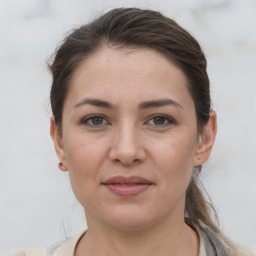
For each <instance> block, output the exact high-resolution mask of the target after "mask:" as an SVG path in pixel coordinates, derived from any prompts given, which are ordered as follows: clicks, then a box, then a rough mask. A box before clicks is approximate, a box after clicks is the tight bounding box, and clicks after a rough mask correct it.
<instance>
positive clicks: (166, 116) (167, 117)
mask: <svg viewBox="0 0 256 256" xmlns="http://www.w3.org/2000/svg"><path fill="white" fill-rule="evenodd" d="M157 117H162V118H165V120H167V121H168V124H163V125H154V126H156V127H164V126H167V125H173V124H177V122H176V121H175V120H174V119H173V118H172V117H170V116H168V115H165V114H154V115H152V116H150V117H149V118H148V119H147V121H146V123H149V121H150V120H152V119H154V118H157Z"/></svg>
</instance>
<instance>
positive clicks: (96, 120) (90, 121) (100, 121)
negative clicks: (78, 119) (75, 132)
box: [82, 115, 109, 127]
mask: <svg viewBox="0 0 256 256" xmlns="http://www.w3.org/2000/svg"><path fill="white" fill-rule="evenodd" d="M82 124H85V125H88V126H98V127H99V126H104V125H107V124H109V123H108V122H107V120H106V119H105V118H104V117H103V116H100V115H91V116H88V117H86V118H85V119H83V120H82Z"/></svg>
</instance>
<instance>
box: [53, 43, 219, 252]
mask: <svg viewBox="0 0 256 256" xmlns="http://www.w3.org/2000/svg"><path fill="white" fill-rule="evenodd" d="M186 85H187V80H186V77H185V75H184V73H183V72H182V70H181V69H180V68H179V67H177V66H176V65H175V64H174V63H172V62H171V61H170V60H168V59H167V58H166V57H164V56H163V55H162V54H160V53H158V52H156V51H154V50H151V49H143V48H140V49H127V48H122V49H113V48H108V47H103V48H101V49H100V50H98V51H97V52H96V53H94V54H93V55H91V56H90V57H88V58H87V59H86V60H84V61H83V62H82V63H81V64H80V65H79V67H78V68H77V69H76V70H75V72H74V74H73V77H72V80H71V83H70V90H69V92H68V95H67V98H66V101H65V104H64V109H63V123H62V137H60V136H59V134H58V129H57V127H56V125H55V122H54V119H53V118H52V119H51V136H52V138H53V141H54V144H55V149H56V152H57V155H58V158H59V160H60V161H61V162H62V163H63V165H62V167H61V169H62V170H63V171H67V170H68V171H69V173H70V181H71V185H72V188H73V191H74V193H75V196H76V197H77V199H78V200H79V202H80V203H81V204H82V205H83V207H84V209H85V213H86V217H87V224H88V231H87V233H86V235H85V236H83V238H82V239H81V240H80V242H79V244H78V246H77V248H76V252H75V254H76V256H79V255H100V256H101V255H102V256H103V255H111V256H114V255H124V256H125V255H131V254H133V255H140V256H143V255H147V256H149V255H158V256H164V255H170V253H169V252H172V253H173V254H172V255H177V256H178V255H183V256H184V255H190V256H193V255H194V256H196V255H198V248H199V242H198V237H197V235H196V233H195V232H194V231H193V230H192V229H191V228H190V227H188V226H187V225H186V224H185V222H184V208H185V192H186V189H187V187H188V184H189V181H190V178H191V175H192V170H193V167H195V166H198V165H201V164H203V163H204V162H205V161H206V160H207V159H208V157H209V155H210V152H211V149H212V146H213V143H214V138H215V135H216V114H215V113H214V112H211V114H210V119H209V122H208V124H207V125H205V127H204V128H203V130H202V132H201V134H198V130H197V123H196V113H195V106H194V102H193V99H192V97H191V95H190V93H189V91H188V89H187V86H186ZM88 99H90V100H89V101H88ZM91 99H97V100H103V101H104V102H107V103H108V104H109V105H111V107H109V106H108V107H107V106H105V105H106V104H102V102H101V104H99V102H98V101H97V105H100V106H96V105H95V100H94V101H92V100H91ZM152 101H158V106H156V104H152ZM159 101H161V104H160V103H159ZM163 101H165V104H163ZM167 101H168V103H167ZM148 102H151V104H145V103H148ZM93 114H97V115H98V116H99V117H96V118H95V117H94V118H93V119H92V118H90V116H91V115H93ZM117 175H122V176H131V175H137V176H141V177H143V178H146V179H148V180H150V181H151V182H152V183H153V185H152V186H150V187H149V188H148V189H147V190H145V191H144V192H142V193H140V194H138V195H136V196H130V197H129V196H128V197H122V196H118V195H116V194H114V193H112V192H111V191H109V190H108V189H107V188H106V187H105V186H103V185H102V182H103V181H105V180H106V179H109V178H111V177H113V176H117ZM99 245H100V246H99Z"/></svg>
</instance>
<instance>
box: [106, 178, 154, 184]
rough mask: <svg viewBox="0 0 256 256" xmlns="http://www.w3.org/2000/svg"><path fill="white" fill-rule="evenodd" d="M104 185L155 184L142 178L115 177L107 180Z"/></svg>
mask: <svg viewBox="0 0 256 256" xmlns="http://www.w3.org/2000/svg"><path fill="white" fill-rule="evenodd" d="M102 184H104V185H110V184H153V182H152V181H149V180H147V179H145V178H143V177H140V176H129V177H125V176H114V177H111V178H110V179H107V180H105V181H104V182H102Z"/></svg>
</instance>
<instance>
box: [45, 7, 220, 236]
mask: <svg viewBox="0 0 256 256" xmlns="http://www.w3.org/2000/svg"><path fill="white" fill-rule="evenodd" d="M106 46H107V47H112V48H127V47H132V48H149V49H153V50H156V51H158V52H160V53H162V54H163V55H164V56H166V57H167V58H168V59H170V60H171V61H172V62H174V63H175V64H176V65H178V66H179V67H180V68H181V70H182V71H183V72H184V74H185V76H186V78H187V88H188V90H189V92H190V94H191V96H192V98H193V101H194V105H195V111H196V118H197V126H198V131H199V132H201V129H202V128H203V127H204V125H205V124H207V122H208V120H209V116H210V111H211V98H210V84H209V78H208V74H207V71H206V68H207V62H206V58H205V56H204V53H203V51H202V49H201V47H200V45H199V43H198V42H197V41H196V40H195V39H194V37H193V36H191V35H190V34H189V33H188V32H187V31H186V30H184V29H183V28H182V27H180V26H179V25H178V24H177V23H176V22H175V21H173V20H172V19H170V18H168V17H165V16H163V15H162V14H161V13H159V12H156V11H153V10H142V9H137V8H118V9H113V10H111V11H109V12H107V13H106V14H104V15H102V16H100V17H98V18H97V19H95V20H94V21H92V22H91V23H89V24H86V25H83V26H81V27H80V28H78V29H75V30H74V31H72V32H71V33H70V34H69V35H68V36H67V37H66V38H65V40H64V41H63V42H62V44H61V45H60V46H59V47H58V48H57V49H56V52H55V54H54V55H53V58H52V63H51V64H49V69H50V71H51V73H52V78H53V81H52V87H51V93H50V100H51V107H52V113H53V116H54V118H55V123H56V125H57V127H58V130H59V133H60V135H61V131H62V130H61V125H62V112H63V105H64V102H65V98H66V97H67V94H68V90H69V86H70V83H69V82H70V79H71V77H72V74H73V73H74V70H75V69H76V68H77V67H78V66H79V64H80V63H81V61H82V60H84V59H85V58H87V57H88V56H90V55H92V54H93V53H95V52H96V51H97V50H99V49H100V48H102V47H106ZM200 170H201V167H199V171H196V172H195V173H196V174H195V175H192V178H191V181H190V184H189V186H188V188H187V191H186V199H185V213H186V216H188V218H186V222H187V223H188V224H189V225H192V226H193V225H200V226H202V225H201V224H202V223H203V224H204V225H206V226H208V227H209V228H211V229H212V230H213V231H215V232H216V233H218V234H221V232H220V230H219V228H218V221H217V215H216V211H215V210H214V208H213V206H212V204H211V202H210V201H208V200H207V199H206V198H205V193H203V192H202V191H201V189H200V187H201V186H199V185H200V184H199V181H198V174H199V172H200ZM216 223H217V224H216Z"/></svg>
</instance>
